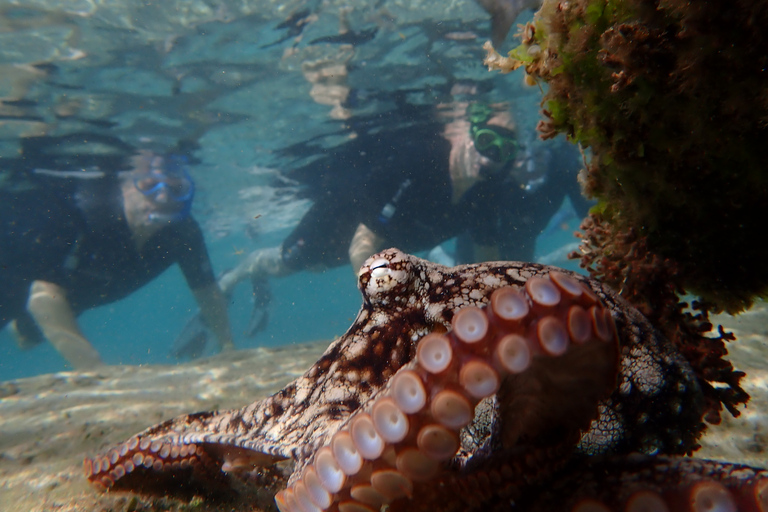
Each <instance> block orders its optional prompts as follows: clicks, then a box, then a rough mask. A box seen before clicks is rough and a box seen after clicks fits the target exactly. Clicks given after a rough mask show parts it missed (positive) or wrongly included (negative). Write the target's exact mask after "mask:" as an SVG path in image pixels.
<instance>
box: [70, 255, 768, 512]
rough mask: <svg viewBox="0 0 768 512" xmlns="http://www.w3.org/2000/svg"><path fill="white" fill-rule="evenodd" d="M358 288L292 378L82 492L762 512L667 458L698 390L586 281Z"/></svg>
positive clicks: (702, 466)
mask: <svg viewBox="0 0 768 512" xmlns="http://www.w3.org/2000/svg"><path fill="white" fill-rule="evenodd" d="M359 286H360V290H361V291H362V293H363V306H362V308H361V310H360V313H359V314H358V315H357V318H356V319H355V321H354V323H353V324H352V326H351V327H350V329H349V330H348V331H347V333H346V334H345V335H344V336H342V337H341V338H339V339H338V340H336V341H335V342H334V343H332V344H331V345H330V346H329V347H328V349H327V350H326V351H325V353H324V354H323V355H322V356H321V358H320V359H319V360H318V361H317V362H316V363H315V364H314V365H313V366H312V367H311V368H310V369H309V370H308V371H307V372H306V373H305V374H304V375H303V376H302V377H300V378H299V379H297V380H296V381H294V382H292V383H290V384H289V385H288V386H287V387H286V388H285V389H283V390H282V391H280V392H278V393H276V394H275V395H273V396H271V397H269V398H267V399H264V400H260V401H258V402H255V403H253V404H251V405H248V406H246V407H244V408H242V409H238V410H230V411H216V412H201V413H197V414H191V415H188V416H183V417H180V418H176V419H173V420H170V421H166V422H165V423H162V424H160V425H157V426H155V427H152V428H149V429H147V430H145V431H144V432H141V433H140V434H137V435H135V436H133V437H131V438H130V439H129V440H127V441H125V442H123V443H121V444H120V445H118V446H115V447H113V448H111V449H109V450H107V451H105V452H104V453H102V454H101V455H99V456H96V457H94V458H88V459H86V461H85V473H86V476H87V478H88V479H89V480H90V481H91V482H92V483H93V484H94V485H95V486H97V487H99V488H101V489H103V490H110V491H112V490H130V491H134V492H137V493H145V494H163V495H179V496H183V497H189V496H192V495H202V496H206V497H209V498H211V499H228V498H232V497H233V496H242V495H244V494H247V493H248V489H249V488H252V487H253V486H254V485H256V484H254V482H256V481H259V480H261V481H262V482H263V481H264V479H265V476H264V475H265V474H267V472H268V469H265V468H269V467H271V466H273V465H274V464H276V463H278V462H279V461H292V472H291V473H290V476H288V477H287V482H284V481H283V482H278V485H277V486H276V487H277V488H278V489H279V491H278V492H277V495H276V496H275V501H276V503H277V506H278V508H280V510H281V511H283V512H288V511H293V512H320V511H323V510H331V511H335V510H339V511H341V512H371V511H377V510H380V509H382V508H388V509H389V510H409V511H415V510H422V509H424V510H471V509H479V510H492V509H500V510H520V511H536V510H542V511H548V510H572V511H579V512H587V511H593V512H595V511H609V510H617V511H618V510H626V511H634V512H639V511H646V510H648V511H650V510H653V511H677V510H695V511H710V510H712V511H714V510H717V511H735V510H744V511H752V510H755V511H757V510H760V511H765V510H768V491H767V490H766V487H767V485H768V484H767V483H766V482H768V478H767V477H768V474H766V473H763V472H761V470H758V469H753V468H749V467H746V466H739V465H733V464H726V463H716V462H712V461H701V460H695V459H689V458H684V457H679V455H682V454H685V453H689V452H691V451H692V450H694V449H695V448H696V446H697V444H696V440H697V438H698V436H699V435H700V433H701V431H702V429H703V426H702V421H701V418H702V414H703V401H702V396H701V391H700V388H699V385H698V383H697V380H696V377H695V376H694V374H693V372H692V371H691V369H690V367H689V365H688V363H687V362H686V361H685V360H683V359H682V358H681V357H680V356H679V355H678V354H677V353H676V351H675V350H674V349H673V348H672V346H671V345H670V344H669V343H668V342H667V341H666V340H665V339H663V338H662V337H661V336H660V335H659V334H658V333H657V331H655V330H654V329H653V328H652V327H651V325H650V324H649V323H648V321H647V320H646V319H645V318H644V317H643V316H642V315H641V314H640V313H639V312H637V311H636V310H635V309H634V308H632V307H631V306H629V305H628V304H627V303H626V302H624V301H623V300H622V299H621V298H619V297H618V296H617V295H616V294H615V293H614V292H612V291H611V290H609V289H607V288H606V287H603V286H602V285H601V284H600V283H599V282H597V281H595V280H591V279H588V278H586V277H583V276H580V275H577V274H573V273H570V272H567V271H564V270H559V269H556V268H553V267H546V266H542V265H537V264H531V263H518V262H492V263H482V264H474V265H464V266H459V267H455V268H447V267H444V266H440V265H436V264H433V263H430V262H427V261H424V260H421V259H419V258H416V257H413V256H409V255H407V254H403V253H402V252H400V251H398V250H396V249H389V250H387V251H384V252H382V253H380V254H377V255H375V256H373V257H371V258H370V259H369V260H368V261H367V262H366V263H365V265H364V266H363V267H362V269H361V270H360V274H359ZM281 464H283V465H285V463H281ZM289 467H291V466H290V465H289ZM284 486H285V487H284ZM283 487H284V488H283Z"/></svg>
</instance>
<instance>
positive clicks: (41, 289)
mask: <svg viewBox="0 0 768 512" xmlns="http://www.w3.org/2000/svg"><path fill="white" fill-rule="evenodd" d="M27 310H28V311H29V313H30V315H32V318H34V319H35V322H37V325H38V326H40V329H41V330H42V331H43V334H44V335H45V337H46V338H48V340H49V341H50V342H51V343H52V344H53V346H54V347H56V350H58V351H59V353H60V354H61V355H62V356H63V357H64V358H65V359H66V360H67V361H69V363H70V364H71V365H72V366H73V367H75V368H77V369H88V368H93V367H96V366H99V365H102V364H104V363H103V362H102V360H101V357H99V354H98V352H96V349H94V348H93V346H92V345H91V344H90V343H89V342H88V340H87V339H86V338H85V336H84V335H83V333H82V332H81V331H80V327H79V326H78V325H77V320H76V319H75V314H74V313H73V311H72V308H71V307H70V306H69V303H68V302H67V297H66V293H65V291H64V289H63V288H61V287H60V286H57V285H55V284H53V283H49V282H46V281H34V282H33V283H32V286H31V287H30V291H29V299H28V300H27Z"/></svg>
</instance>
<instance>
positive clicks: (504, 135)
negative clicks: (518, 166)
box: [470, 125, 518, 164]
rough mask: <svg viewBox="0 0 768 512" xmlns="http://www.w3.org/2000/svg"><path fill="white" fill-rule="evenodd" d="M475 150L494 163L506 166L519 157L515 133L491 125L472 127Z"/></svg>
mask: <svg viewBox="0 0 768 512" xmlns="http://www.w3.org/2000/svg"><path fill="white" fill-rule="evenodd" d="M470 133H471V135H472V141H473V142H474V143H475V149H477V151H478V152H479V153H480V154H481V155H483V156H484V157H487V158H489V159H491V160H492V161H494V162H496V163H499V164H505V163H507V162H510V161H512V160H514V159H515V156H517V147H518V146H517V142H516V141H515V138H514V132H512V131H511V130H507V129H505V128H501V127H499V126H491V125H482V126H478V125H472V128H471V129H470Z"/></svg>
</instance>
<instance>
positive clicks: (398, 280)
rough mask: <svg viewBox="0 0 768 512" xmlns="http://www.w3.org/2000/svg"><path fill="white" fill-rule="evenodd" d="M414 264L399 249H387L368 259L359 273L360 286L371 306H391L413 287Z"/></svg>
mask: <svg viewBox="0 0 768 512" xmlns="http://www.w3.org/2000/svg"><path fill="white" fill-rule="evenodd" d="M414 277H415V273H414V268H413V262H412V261H411V260H410V258H409V256H408V255H407V254H404V253H402V252H400V251H399V250H397V249H387V250H386V251H382V252H380V253H378V254H374V255H373V256H371V257H370V258H368V259H367V260H366V261H365V263H364V264H363V266H362V267H360V272H359V273H358V286H359V288H360V291H361V292H362V294H363V298H364V299H365V301H366V302H368V303H370V304H381V305H387V304H390V302H391V301H392V300H394V299H395V298H396V297H404V296H406V295H407V292H408V291H409V290H410V289H411V288H412V287H413V283H414V280H415V279H414Z"/></svg>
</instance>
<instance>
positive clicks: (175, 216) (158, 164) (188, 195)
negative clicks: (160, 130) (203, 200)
mask: <svg viewBox="0 0 768 512" xmlns="http://www.w3.org/2000/svg"><path fill="white" fill-rule="evenodd" d="M133 184H134V186H135V187H136V190H138V191H139V192H141V193H142V194H143V195H144V196H145V197H147V198H149V199H150V200H151V201H152V202H153V203H154V204H155V205H156V206H157V211H156V212H153V213H151V214H150V215H149V219H150V220H151V221H157V222H176V221H180V220H183V219H185V218H186V217H187V216H188V215H189V212H190V210H191V208H192V199H194V197H195V184H194V182H193V181H192V177H191V176H190V175H189V173H188V172H187V169H186V160H185V159H184V158H183V157H180V156H171V157H167V158H161V157H156V158H154V159H153V160H152V162H151V165H150V168H149V171H148V172H146V173H143V174H141V175H140V176H137V177H136V178H135V179H134V181H133Z"/></svg>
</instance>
